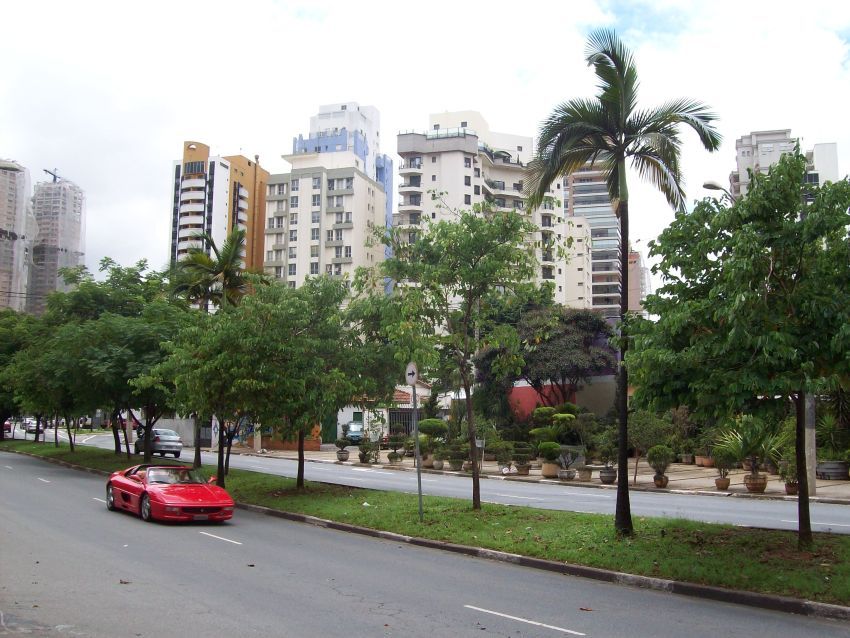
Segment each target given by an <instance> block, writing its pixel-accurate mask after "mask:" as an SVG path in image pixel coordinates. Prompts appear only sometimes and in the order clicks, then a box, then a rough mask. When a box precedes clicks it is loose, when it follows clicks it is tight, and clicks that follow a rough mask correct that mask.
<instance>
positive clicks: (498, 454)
mask: <svg viewBox="0 0 850 638" xmlns="http://www.w3.org/2000/svg"><path fill="white" fill-rule="evenodd" d="M488 447H489V448H490V451H491V452H492V454H493V456H495V458H496V464H497V465H498V466H499V473H501V474H508V473H510V471H511V460H512V455H513V453H514V450H513V446H512V445H511V443H510V441H496V442H495V443H491V444H490V445H489V446H488Z"/></svg>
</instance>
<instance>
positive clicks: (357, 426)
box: [345, 421, 363, 445]
mask: <svg viewBox="0 0 850 638" xmlns="http://www.w3.org/2000/svg"><path fill="white" fill-rule="evenodd" d="M345 438H347V439H348V440H349V441H351V444H352V445H360V443H362V442H363V424H362V423H358V422H357V421H352V422H351V423H349V424H348V435H346V437H345Z"/></svg>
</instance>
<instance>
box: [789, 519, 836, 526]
mask: <svg viewBox="0 0 850 638" xmlns="http://www.w3.org/2000/svg"><path fill="white" fill-rule="evenodd" d="M781 522H782V523H795V524H796V523H797V521H789V520H786V519H784V518H783V519H782V520H781ZM811 523H812V525H823V526H824V527H850V525H848V524H846V523H819V522H818V521H811Z"/></svg>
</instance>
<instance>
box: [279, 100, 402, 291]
mask: <svg viewBox="0 0 850 638" xmlns="http://www.w3.org/2000/svg"><path fill="white" fill-rule="evenodd" d="M379 127H380V120H379V114H378V111H377V109H375V108H374V107H371V106H364V107H361V106H359V105H358V104H357V103H356V102H347V103H338V104H333V105H328V106H321V107H319V114H318V115H316V116H314V117H313V118H311V120H310V133H309V134H308V136H307V138H304V137H303V136H299V137H297V138H294V139H293V142H292V154H291V155H284V156H283V158H284V159H285V160H286V161H288V162H289V163H290V164H291V165H292V171H291V172H289V173H282V174H277V175H272V176H271V177H270V178H269V184H268V189H267V193H266V218H267V222H266V229H265V271H266V273H267V274H269V275H271V276H273V277H275V278H277V279H282V280H285V281H286V282H287V284H288V285H289V286H292V287H296V286H300V285H301V284H302V283H304V280H305V278H307V277H311V276H316V275H320V274H328V275H331V276H332V277H349V278H350V277H351V276H352V275H353V274H354V271H355V269H356V268H358V267H359V266H372V265H374V264H375V263H376V262H378V261H380V260H382V259H383V258H384V249H383V247H382V246H367V245H366V244H367V240H368V239H369V237H370V235H371V232H372V231H371V229H372V228H373V227H375V226H384V225H387V224H388V223H391V222H392V212H391V211H392V202H391V198H392V194H391V193H392V191H391V189H392V173H393V170H392V160H390V158H389V157H387V156H386V155H381V153H380V146H379V137H378V131H379Z"/></svg>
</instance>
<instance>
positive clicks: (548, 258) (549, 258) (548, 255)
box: [540, 250, 555, 263]
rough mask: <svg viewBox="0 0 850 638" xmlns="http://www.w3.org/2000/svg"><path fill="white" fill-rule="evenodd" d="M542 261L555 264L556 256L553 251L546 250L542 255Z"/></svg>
mask: <svg viewBox="0 0 850 638" xmlns="http://www.w3.org/2000/svg"><path fill="white" fill-rule="evenodd" d="M540 261H543V262H548V263H553V262H554V261H555V256H554V254H553V253H552V251H551V250H544V251H543V252H542V253H541V255H540Z"/></svg>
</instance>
